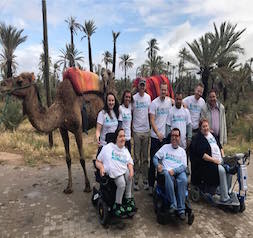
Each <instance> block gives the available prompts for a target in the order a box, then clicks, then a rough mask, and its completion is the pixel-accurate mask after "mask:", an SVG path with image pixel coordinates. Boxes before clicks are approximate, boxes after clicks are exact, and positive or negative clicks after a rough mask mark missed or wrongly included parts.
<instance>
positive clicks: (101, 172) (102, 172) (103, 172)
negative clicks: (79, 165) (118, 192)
mask: <svg viewBox="0 0 253 238" xmlns="http://www.w3.org/2000/svg"><path fill="white" fill-rule="evenodd" d="M99 172H100V176H101V177H103V176H104V175H105V169H104V166H101V168H100V170H99Z"/></svg>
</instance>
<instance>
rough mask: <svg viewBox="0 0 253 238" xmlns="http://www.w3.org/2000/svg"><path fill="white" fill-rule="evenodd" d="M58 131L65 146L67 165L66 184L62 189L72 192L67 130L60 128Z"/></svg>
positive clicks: (65, 191)
mask: <svg viewBox="0 0 253 238" xmlns="http://www.w3.org/2000/svg"><path fill="white" fill-rule="evenodd" d="M60 133H61V136H62V140H63V143H64V147H65V153H66V163H67V166H68V177H69V178H68V186H67V187H66V188H65V189H64V191H63V192H64V193H67V194H68V193H72V192H73V189H72V174H71V157H70V153H69V134H68V131H67V130H66V129H64V128H60Z"/></svg>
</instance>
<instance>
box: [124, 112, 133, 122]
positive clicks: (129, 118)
mask: <svg viewBox="0 0 253 238" xmlns="http://www.w3.org/2000/svg"><path fill="white" fill-rule="evenodd" d="M122 118H123V120H124V121H131V119H132V116H131V113H122Z"/></svg>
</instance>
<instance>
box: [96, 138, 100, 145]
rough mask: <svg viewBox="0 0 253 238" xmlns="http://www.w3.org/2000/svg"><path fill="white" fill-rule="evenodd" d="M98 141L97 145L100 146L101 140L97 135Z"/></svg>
mask: <svg viewBox="0 0 253 238" xmlns="http://www.w3.org/2000/svg"><path fill="white" fill-rule="evenodd" d="M96 142H97V145H98V146H100V140H99V137H96Z"/></svg>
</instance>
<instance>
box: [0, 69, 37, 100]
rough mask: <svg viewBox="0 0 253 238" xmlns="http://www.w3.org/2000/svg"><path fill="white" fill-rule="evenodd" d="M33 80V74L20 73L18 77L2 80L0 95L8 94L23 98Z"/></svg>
mask: <svg viewBox="0 0 253 238" xmlns="http://www.w3.org/2000/svg"><path fill="white" fill-rule="evenodd" d="M34 80H35V76H34V73H21V74H20V75H18V76H16V77H12V78H8V79H6V80H3V81H2V83H1V85H0V92H1V93H10V94H12V95H14V96H17V97H20V98H24V97H25V96H26V95H27V94H28V93H29V92H28V91H29V88H30V87H31V86H32V85H33V83H34Z"/></svg>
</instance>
